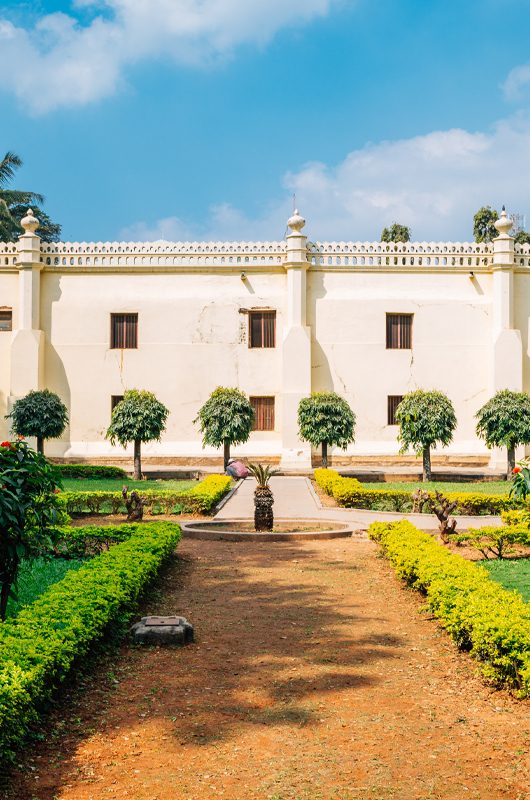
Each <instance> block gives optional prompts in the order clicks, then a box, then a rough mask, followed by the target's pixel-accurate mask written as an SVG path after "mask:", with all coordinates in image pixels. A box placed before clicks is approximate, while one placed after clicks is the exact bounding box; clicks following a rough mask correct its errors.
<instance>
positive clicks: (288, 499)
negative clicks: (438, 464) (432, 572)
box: [216, 476, 501, 531]
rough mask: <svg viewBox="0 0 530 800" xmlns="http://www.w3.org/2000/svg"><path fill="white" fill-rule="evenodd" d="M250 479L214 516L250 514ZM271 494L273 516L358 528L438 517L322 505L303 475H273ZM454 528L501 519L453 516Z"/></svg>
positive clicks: (425, 526) (426, 524)
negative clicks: (455, 526) (328, 522)
mask: <svg viewBox="0 0 530 800" xmlns="http://www.w3.org/2000/svg"><path fill="white" fill-rule="evenodd" d="M255 486H256V482H255V480H254V478H247V479H246V480H244V481H243V482H242V483H241V484H240V485H239V488H238V489H237V491H236V492H235V493H234V494H233V495H232V497H231V498H230V500H229V501H228V502H227V503H226V504H225V505H224V506H223V508H222V509H221V510H220V511H219V513H218V514H217V515H216V518H217V519H241V518H248V517H253V516H254V499H253V495H254V488H255ZM271 489H272V491H273V493H274V515H275V516H276V517H278V518H279V517H294V518H295V519H299V518H304V517H305V518H306V519H330V520H344V521H345V522H351V523H353V524H354V525H355V526H356V527H358V528H367V527H368V526H369V525H370V524H371V523H372V522H376V521H389V522H390V521H392V522H393V521H396V520H401V519H408V520H410V521H411V522H412V523H413V524H414V525H416V526H417V527H418V528H421V529H422V530H436V529H437V528H438V520H437V518H436V517H435V516H434V514H398V513H397V512H392V511H363V510H362V509H355V508H334V507H331V508H330V507H324V506H322V504H321V502H320V499H319V498H318V496H317V495H316V493H315V491H314V490H313V486H312V484H311V481H310V480H309V479H308V478H303V477H292V478H291V477H283V476H276V477H274V478H272V479H271ZM456 519H457V523H458V529H459V530H461V531H463V530H465V529H466V528H481V527H483V526H484V525H500V524H501V518H500V517H494V516H480V517H471V516H469V517H468V516H457V518H456Z"/></svg>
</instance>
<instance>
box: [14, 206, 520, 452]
mask: <svg viewBox="0 0 530 800" xmlns="http://www.w3.org/2000/svg"><path fill="white" fill-rule="evenodd" d="M22 224H23V228H24V234H23V235H22V236H21V237H20V239H19V240H18V241H17V242H14V243H7V244H6V243H0V437H2V438H5V437H7V436H8V435H9V423H8V420H5V419H4V415H5V414H6V413H8V411H9V409H10V407H11V405H12V403H13V401H14V400H15V399H16V398H19V397H22V396H24V395H25V394H26V393H27V392H28V391H30V390H32V389H39V388H40V389H42V388H48V389H50V390H51V391H54V392H56V393H57V394H58V395H59V396H60V397H61V398H62V400H63V401H64V402H65V404H66V405H67V407H68V409H69V414H70V424H69V426H68V428H67V430H66V432H65V434H64V435H63V437H62V438H61V439H59V440H54V441H49V442H48V443H47V445H46V450H47V453H48V454H49V455H51V456H55V457H59V458H64V459H68V460H75V461H82V460H89V461H99V460H101V461H106V462H113V461H115V462H118V461H119V460H120V459H123V458H124V457H125V456H126V451H124V450H123V449H121V448H119V447H111V445H110V444H109V442H108V441H107V440H106V439H105V431H106V428H107V427H108V424H109V422H110V415H111V410H112V406H113V404H114V403H116V402H117V401H118V400H119V398H120V397H121V396H122V395H123V393H124V391H125V390H126V389H128V388H138V389H149V390H150V391H153V392H154V393H155V394H156V396H157V397H158V398H159V399H160V400H161V401H162V402H163V403H164V404H165V405H166V406H167V407H168V408H169V409H170V412H171V413H170V417H169V420H168V425H167V430H166V431H165V433H164V434H163V437H162V441H161V442H160V443H152V444H149V445H146V446H144V455H145V461H146V463H148V462H149V461H151V462H152V463H160V464H164V463H167V464H184V463H185V464H198V463H204V462H205V461H208V459H213V458H216V459H219V458H220V455H221V454H220V453H219V452H218V451H216V450H214V449H211V448H207V449H205V450H203V448H202V445H201V441H200V436H199V434H198V430H197V426H196V425H195V424H194V422H193V420H194V418H195V417H196V415H197V411H198V409H199V407H200V406H201V405H202V404H203V403H204V402H205V400H206V399H207V398H208V396H209V394H210V393H211V391H212V390H213V389H215V388H216V387H217V386H237V387H239V388H241V389H242V390H243V391H244V392H246V393H247V394H248V395H249V396H250V398H251V402H252V404H253V405H254V408H255V411H256V430H255V431H254V432H253V433H252V435H251V437H250V440H249V441H248V443H247V444H245V445H244V446H241V447H239V448H236V451H237V453H239V454H240V455H243V456H249V457H252V458H262V459H269V460H271V461H280V462H281V463H282V465H283V466H284V467H286V468H287V467H298V468H307V467H308V466H310V463H311V451H310V448H309V447H308V446H307V445H306V444H304V443H302V442H300V440H299V438H298V433H297V430H298V427H297V419H296V418H297V407H298V403H299V401H300V399H301V398H302V397H305V396H307V395H308V394H309V393H310V392H311V391H335V392H337V393H338V394H340V395H342V396H343V397H344V398H345V399H346V400H347V401H348V402H349V404H350V405H351V407H352V409H353V410H354V412H355V414H356V416H357V427H356V440H355V443H354V444H352V445H351V446H350V447H349V448H348V449H347V451H345V452H343V451H340V450H334V451H332V455H333V457H334V460H335V463H339V464H348V463H360V462H363V463H370V462H378V463H389V462H391V461H393V462H394V463H399V462H400V461H401V462H403V458H402V457H398V450H399V446H398V443H397V440H396V436H397V431H398V429H397V427H396V425H395V420H394V412H395V408H396V406H397V403H398V402H399V399H400V398H401V397H402V396H403V395H404V394H405V393H406V392H408V391H411V390H412V389H415V388H424V389H433V388H436V389H440V390H442V391H444V392H446V393H447V394H448V396H449V397H450V398H451V400H452V402H453V404H454V407H455V410H456V414H457V418H458V429H457V431H456V434H455V437H454V441H453V442H452V444H451V445H450V446H449V447H447V448H445V449H443V450H439V451H435V459H434V463H436V462H437V459H436V456H438V463H454V464H469V465H479V464H482V465H486V464H490V465H491V466H504V464H505V454H504V453H498V452H496V451H492V452H491V451H488V450H487V449H486V447H485V445H484V443H483V442H482V441H481V440H479V439H478V438H477V436H476V434H475V419H474V415H475V413H476V411H477V409H478V408H480V406H481V405H483V403H484V402H485V401H486V400H488V399H489V398H490V397H491V396H492V394H494V392H495V391H497V390H498V389H504V388H509V389H515V390H525V391H529V390H530V359H529V353H528V329H529V320H530V247H529V246H528V245H516V244H515V242H514V239H513V238H512V237H511V236H510V230H511V222H510V220H509V219H508V218H507V217H506V214H505V213H504V212H503V214H502V215H501V218H500V220H499V221H498V222H497V228H498V231H499V236H498V238H497V239H495V240H494V241H493V242H492V243H490V244H476V243H459V242H456V243H454V242H442V243H432V242H408V243H406V244H403V243H395V244H394V243H381V242H318V241H314V242H313V241H309V240H308V239H307V237H306V236H305V234H304V232H303V231H304V225H305V221H304V220H303V219H302V217H301V216H300V215H299V214H298V213H297V212H295V214H294V215H293V217H291V219H290V220H289V222H288V226H289V234H288V235H287V236H286V239H285V240H283V241H279V242H244V241H242V242H200V243H197V242H193V243H190V242H186V243H181V242H178V243H170V242H148V243H125V242H112V243H111V242H107V243H101V242H98V243H85V242H83V243H57V244H46V243H43V242H41V241H40V239H39V237H38V236H37V235H36V233H35V231H36V229H37V226H38V221H37V220H36V219H35V217H34V216H33V215H32V213H28V215H27V216H26V217H25V219H24V220H23V223H22ZM409 460H410V459H409ZM212 463H213V461H212Z"/></svg>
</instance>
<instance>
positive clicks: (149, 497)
mask: <svg viewBox="0 0 530 800" xmlns="http://www.w3.org/2000/svg"><path fill="white" fill-rule="evenodd" d="M231 482H232V479H231V478H229V477H228V476H227V475H208V477H206V478H204V480H202V481H201V482H200V483H198V484H197V485H196V486H194V487H193V488H192V489H188V490H187V491H184V492H175V491H171V490H165V489H145V490H142V489H136V491H137V492H138V494H139V495H140V497H141V498H142V499H143V500H144V501H145V511H146V513H148V514H175V513H176V514H179V513H181V512H185V513H191V514H194V513H199V514H204V513H208V512H209V511H211V510H212V508H213V507H214V506H215V505H216V504H217V503H218V502H219V500H220V499H221V498H222V497H223V495H225V494H226V492H227V491H228V490H229V489H230V484H231ZM60 496H62V497H63V498H64V502H65V503H66V510H67V511H68V513H69V514H76V513H77V514H79V513H83V512H85V511H88V512H90V513H91V514H101V513H110V514H125V513H126V508H125V504H124V502H123V496H122V493H121V492H108V491H107V492H105V491H101V492H72V491H66V492H63V493H62V495H60Z"/></svg>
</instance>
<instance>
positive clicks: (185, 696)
mask: <svg viewBox="0 0 530 800" xmlns="http://www.w3.org/2000/svg"><path fill="white" fill-rule="evenodd" d="M421 607H422V603H421V599H420V598H418V596H417V595H415V594H413V593H412V592H410V591H408V590H407V589H405V588H403V587H402V586H401V584H400V583H399V582H398V581H397V579H396V578H395V577H394V575H393V573H392V571H391V568H390V566H389V565H388V563H387V562H386V561H385V560H383V559H381V558H379V557H378V554H377V550H376V548H375V546H374V545H373V544H372V543H370V542H368V541H359V540H353V539H352V540H334V541H324V542H308V543H300V544H296V545H294V544H291V545H286V544H273V543H271V544H247V543H245V544H228V543H225V542H201V541H185V542H183V543H182V544H181V546H180V548H179V551H178V557H177V558H176V559H175V561H174V563H173V564H172V565H171V567H170V568H169V569H168V571H167V572H166V574H165V576H164V577H163V579H162V582H161V590H160V592H159V595H158V596H157V598H156V599H154V600H153V599H151V601H150V602H149V604H148V605H147V607H146V609H145V611H147V610H148V611H149V612H150V613H182V614H184V615H185V616H187V617H188V619H189V620H190V621H191V622H192V623H193V624H194V625H195V630H196V639H197V641H196V643H195V644H194V645H191V646H188V647H186V648H184V649H148V648H145V649H141V648H135V647H130V646H128V645H124V646H123V647H122V649H121V651H120V653H119V654H118V656H116V657H115V658H114V661H113V665H112V668H111V667H109V662H108V660H107V661H104V662H100V666H99V667H98V668H97V669H96V671H95V674H94V676H93V677H92V678H91V679H90V680H89V681H88V684H87V686H86V688H85V690H84V691H83V689H82V687H78V688H77V689H75V690H74V691H73V693H72V695H71V696H70V697H69V698H67V699H66V701H65V703H64V704H63V705H62V707H61V709H60V710H59V711H58V712H57V714H56V715H55V716H52V718H51V719H50V720H49V722H48V723H47V727H46V729H45V731H44V734H45V739H46V740H45V741H44V742H43V743H41V744H40V745H39V746H38V747H36V748H33V750H32V752H31V754H29V755H28V756H27V758H26V760H25V762H24V764H23V765H22V766H21V768H20V770H19V771H18V772H17V773H16V774H15V775H14V776H13V777H12V779H11V781H10V785H9V787H8V788H7V789H6V790H5V792H6V794H5V796H6V798H17V800H102V798H134V800H181V798H182V800H211V799H213V798H225V799H226V800H254V799H256V800H257V798H260V800H262V799H263V800H265V799H266V798H268V800H319V799H322V800H433V799H434V800H461V799H462V798H468V799H469V800H497V799H498V798H499V799H500V798H505V799H506V798H509V800H527V798H529V797H530V792H529V791H528V787H529V786H530V780H529V778H530V774H529V767H530V764H529V759H528V752H529V751H528V741H529V735H530V714H529V711H530V708H529V704H528V703H525V702H522V701H518V700H515V699H513V698H512V697H510V696H509V695H508V694H507V693H505V692H499V691H494V690H492V689H490V688H488V687H486V686H485V685H484V684H483V682H482V681H481V680H480V678H478V677H477V675H476V664H475V662H473V661H472V660H471V659H470V658H469V657H468V656H466V655H464V654H460V653H458V652H457V651H456V649H455V646H454V645H453V643H452V642H451V640H450V639H449V637H448V636H447V635H446V634H445V633H444V631H442V630H441V629H440V628H439V627H438V625H437V624H436V622H435V621H433V620H432V619H430V618H429V616H428V615H427V614H426V613H424V612H422V608H421Z"/></svg>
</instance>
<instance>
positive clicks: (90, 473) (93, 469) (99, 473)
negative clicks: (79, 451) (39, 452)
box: [54, 464, 127, 480]
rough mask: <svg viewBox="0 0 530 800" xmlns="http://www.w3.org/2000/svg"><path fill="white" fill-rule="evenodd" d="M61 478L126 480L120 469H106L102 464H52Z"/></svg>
mask: <svg viewBox="0 0 530 800" xmlns="http://www.w3.org/2000/svg"><path fill="white" fill-rule="evenodd" d="M54 467H56V468H57V469H58V470H59V472H60V473H61V477H62V478H85V479H87V478H101V479H103V478H107V479H109V480H110V479H113V478H116V479H118V480H121V479H122V478H127V473H126V472H125V470H124V469H121V467H108V466H106V465H104V464H54Z"/></svg>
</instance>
